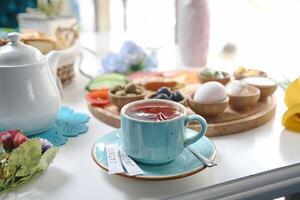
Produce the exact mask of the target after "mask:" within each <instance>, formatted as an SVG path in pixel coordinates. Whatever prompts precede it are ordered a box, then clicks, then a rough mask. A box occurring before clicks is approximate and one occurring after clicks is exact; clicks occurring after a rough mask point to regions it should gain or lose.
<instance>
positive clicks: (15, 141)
mask: <svg viewBox="0 0 300 200" xmlns="http://www.w3.org/2000/svg"><path fill="white" fill-rule="evenodd" d="M0 140H1V142H2V144H3V148H4V150H5V151H6V152H11V151H12V150H13V149H15V148H17V147H18V146H20V145H21V144H23V143H24V142H26V141H27V140H28V138H27V137H26V136H25V135H24V134H23V133H22V132H21V131H19V130H8V131H6V132H0Z"/></svg>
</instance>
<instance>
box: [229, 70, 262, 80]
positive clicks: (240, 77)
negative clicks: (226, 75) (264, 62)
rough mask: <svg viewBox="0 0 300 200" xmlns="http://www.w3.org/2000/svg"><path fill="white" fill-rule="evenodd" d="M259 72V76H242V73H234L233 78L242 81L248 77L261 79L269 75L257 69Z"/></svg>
mask: <svg viewBox="0 0 300 200" xmlns="http://www.w3.org/2000/svg"><path fill="white" fill-rule="evenodd" d="M255 70H257V71H258V72H259V74H258V75H244V74H240V73H236V72H234V73H233V76H234V78H235V79H236V80H241V79H244V78H247V77H253V76H261V77H267V76H268V75H267V73H266V72H264V71H261V70H258V69H255Z"/></svg>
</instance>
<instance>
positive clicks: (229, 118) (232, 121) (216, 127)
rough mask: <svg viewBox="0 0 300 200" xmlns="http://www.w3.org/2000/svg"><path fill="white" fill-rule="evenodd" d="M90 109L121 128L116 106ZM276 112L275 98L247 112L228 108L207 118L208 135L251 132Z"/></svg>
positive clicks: (99, 118)
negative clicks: (216, 115)
mask: <svg viewBox="0 0 300 200" xmlns="http://www.w3.org/2000/svg"><path fill="white" fill-rule="evenodd" d="M88 108H89V110H90V112H91V113H92V114H93V116H94V117H96V118H97V119H98V120H100V121H102V122H104V123H106V124H108V125H111V126H113V127H116V128H119V127H120V115H119V111H118V109H117V107H115V106H114V105H108V106H106V107H104V108H101V107H94V106H92V105H90V104H88ZM275 110H276V100H275V98H274V97H273V96H271V97H268V98H267V99H266V100H265V101H263V102H258V103H257V104H256V105H255V106H253V107H251V108H249V109H247V110H245V111H239V112H238V111H234V110H232V109H230V108H229V107H228V108H227V109H226V110H225V112H224V113H222V114H221V115H219V116H218V117H216V118H206V120H207V122H208V131H207V133H206V135H207V136H209V137H213V136H221V135H229V134H234V133H240V132H243V131H247V130H251V129H253V128H256V127H258V126H261V125H263V124H265V123H266V122H268V121H269V120H271V119H272V118H273V116H274V114H275ZM188 113H189V114H193V111H192V110H190V109H189V108H188ZM189 128H192V129H194V130H198V129H199V126H198V125H197V124H193V123H191V124H190V125H189Z"/></svg>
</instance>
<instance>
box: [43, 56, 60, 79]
mask: <svg viewBox="0 0 300 200" xmlns="http://www.w3.org/2000/svg"><path fill="white" fill-rule="evenodd" d="M59 55H60V54H59V52H58V51H51V52H49V53H48V54H47V55H46V59H47V60H48V63H49V67H50V69H51V72H52V76H53V78H54V80H55V81H56V80H57V75H56V73H57V68H58V64H59V62H58V61H59Z"/></svg>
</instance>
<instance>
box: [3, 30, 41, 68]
mask: <svg viewBox="0 0 300 200" xmlns="http://www.w3.org/2000/svg"><path fill="white" fill-rule="evenodd" d="M7 38H8V40H9V43H8V44H6V45H4V46H2V47H0V66H17V65H28V64H35V63H39V62H41V61H42V60H43V58H44V56H43V54H42V53H41V52H40V51H39V50H38V49H36V48H34V47H32V46H29V45H26V44H24V43H22V42H21V41H20V33H16V32H13V33H9V34H8V36H7Z"/></svg>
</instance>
